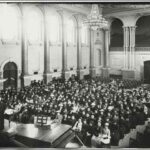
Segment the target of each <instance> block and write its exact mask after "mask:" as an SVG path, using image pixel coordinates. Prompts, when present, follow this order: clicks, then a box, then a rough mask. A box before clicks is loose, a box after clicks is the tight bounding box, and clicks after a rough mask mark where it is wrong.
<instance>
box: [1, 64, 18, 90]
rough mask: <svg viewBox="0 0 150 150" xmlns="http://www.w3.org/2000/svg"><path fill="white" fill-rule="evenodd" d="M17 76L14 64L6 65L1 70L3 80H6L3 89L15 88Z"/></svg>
mask: <svg viewBox="0 0 150 150" xmlns="http://www.w3.org/2000/svg"><path fill="white" fill-rule="evenodd" d="M17 75H18V70H17V65H16V64H15V63H14V62H8V63H6V64H5V66H4V69H3V78H4V79H6V81H5V82H4V89H6V88H15V89H16V88H17Z"/></svg>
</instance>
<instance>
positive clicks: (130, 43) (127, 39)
mask: <svg viewBox="0 0 150 150" xmlns="http://www.w3.org/2000/svg"><path fill="white" fill-rule="evenodd" d="M134 49H135V32H134V29H133V28H132V26H126V27H124V70H122V75H123V79H134V78H135V73H134V70H133V66H134Z"/></svg>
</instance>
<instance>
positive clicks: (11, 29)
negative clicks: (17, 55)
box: [0, 4, 19, 40]
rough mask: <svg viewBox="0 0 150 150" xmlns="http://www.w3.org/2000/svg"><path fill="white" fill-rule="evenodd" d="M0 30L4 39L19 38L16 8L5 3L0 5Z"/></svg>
mask: <svg viewBox="0 0 150 150" xmlns="http://www.w3.org/2000/svg"><path fill="white" fill-rule="evenodd" d="M0 31H1V36H2V39H4V40H17V39H18V38H19V19H18V15H17V10H16V9H15V8H14V7H11V6H9V5H7V4H3V5H1V7H0Z"/></svg>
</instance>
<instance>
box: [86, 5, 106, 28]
mask: <svg viewBox="0 0 150 150" xmlns="http://www.w3.org/2000/svg"><path fill="white" fill-rule="evenodd" d="M100 10H101V12H99V7H98V5H97V4H92V9H91V13H90V14H89V15H88V16H87V19H85V20H84V24H85V25H88V26H89V27H91V28H92V29H93V30H97V29H104V28H107V27H108V21H106V20H105V18H103V17H102V7H100Z"/></svg>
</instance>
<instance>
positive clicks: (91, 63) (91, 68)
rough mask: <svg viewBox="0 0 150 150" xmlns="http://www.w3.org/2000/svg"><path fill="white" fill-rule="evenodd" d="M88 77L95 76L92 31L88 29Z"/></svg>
mask: <svg viewBox="0 0 150 150" xmlns="http://www.w3.org/2000/svg"><path fill="white" fill-rule="evenodd" d="M89 33H90V75H91V77H92V78H93V77H95V76H96V70H95V67H94V31H93V30H92V29H91V28H90V29H89Z"/></svg>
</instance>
